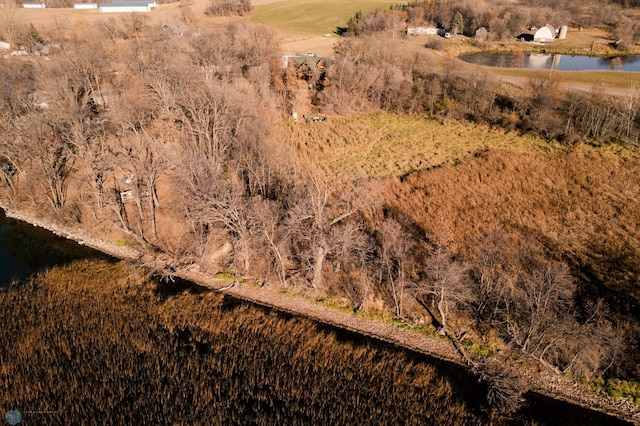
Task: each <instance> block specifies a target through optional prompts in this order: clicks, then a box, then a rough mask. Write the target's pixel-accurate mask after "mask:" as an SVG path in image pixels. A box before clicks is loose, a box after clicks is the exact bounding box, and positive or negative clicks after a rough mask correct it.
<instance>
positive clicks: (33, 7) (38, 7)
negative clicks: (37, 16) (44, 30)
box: [22, 2, 47, 9]
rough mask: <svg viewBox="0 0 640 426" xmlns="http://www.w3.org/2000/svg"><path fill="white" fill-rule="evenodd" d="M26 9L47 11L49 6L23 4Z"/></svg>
mask: <svg viewBox="0 0 640 426" xmlns="http://www.w3.org/2000/svg"><path fill="white" fill-rule="evenodd" d="M22 7H23V8H24V9H45V8H46V7H47V6H46V5H45V4H44V2H42V3H22Z"/></svg>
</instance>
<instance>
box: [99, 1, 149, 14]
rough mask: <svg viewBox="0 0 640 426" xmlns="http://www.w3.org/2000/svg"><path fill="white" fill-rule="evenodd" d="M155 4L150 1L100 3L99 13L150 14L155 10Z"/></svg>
mask: <svg viewBox="0 0 640 426" xmlns="http://www.w3.org/2000/svg"><path fill="white" fill-rule="evenodd" d="M156 6H157V5H156V2H155V0H152V1H114V2H111V3H100V12H103V13H128V12H151V9H153V8H155V7H156Z"/></svg>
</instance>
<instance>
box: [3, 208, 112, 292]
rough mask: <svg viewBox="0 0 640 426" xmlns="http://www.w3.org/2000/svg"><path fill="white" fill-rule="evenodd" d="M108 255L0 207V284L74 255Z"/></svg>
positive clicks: (93, 256) (66, 259)
mask: <svg viewBox="0 0 640 426" xmlns="http://www.w3.org/2000/svg"><path fill="white" fill-rule="evenodd" d="M86 258H100V259H108V258H109V257H108V256H107V255H105V254H103V253H100V252H98V251H96V250H93V249H90V248H88V247H85V246H81V245H79V244H76V243H75V242H73V241H69V240H67V239H66V238H62V237H59V236H57V235H55V234H53V233H51V232H49V231H47V230H44V229H42V228H37V227H34V226H31V225H29V224H27V223H24V222H21V221H19V220H15V219H11V218H8V217H6V215H5V212H4V210H2V209H0V287H3V286H6V285H7V284H8V283H9V282H11V280H14V279H16V280H19V281H22V280H25V279H27V278H28V277H29V276H31V274H34V273H37V272H39V271H42V270H44V269H46V268H49V267H51V266H53V265H60V264H64V263H67V262H70V261H72V260H76V259H86Z"/></svg>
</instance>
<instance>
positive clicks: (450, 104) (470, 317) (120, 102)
mask: <svg viewBox="0 0 640 426" xmlns="http://www.w3.org/2000/svg"><path fill="white" fill-rule="evenodd" d="M463 20H464V22H470V21H468V20H467V19H466V18H463ZM113 24H114V22H107V23H106V24H104V25H102V26H96V27H93V28H90V29H89V31H90V33H89V34H86V36H85V37H77V38H74V39H73V40H71V39H66V40H60V41H61V43H64V49H62V50H60V51H59V52H54V53H52V54H51V55H50V60H48V61H44V60H39V59H38V58H35V59H34V58H30V59H28V60H24V61H23V60H14V59H1V60H0V81H3V82H4V87H3V89H2V90H1V91H0V138H1V140H0V171H1V174H0V178H1V180H0V182H1V185H2V186H1V190H2V197H3V198H4V199H6V200H9V201H10V202H11V203H12V204H14V205H15V206H16V207H20V208H24V209H27V210H31V211H34V212H38V213H39V214H43V215H49V216H52V217H56V218H58V219H59V220H61V221H68V222H74V223H80V224H82V225H83V226H86V227H88V228H89V227H90V228H94V229H95V230H96V232H101V233H103V234H107V233H113V230H114V229H119V231H120V235H122V236H123V237H122V238H124V239H128V240H129V241H132V242H133V243H136V244H140V245H142V246H144V247H146V248H148V249H149V250H157V251H160V252H163V253H164V254H166V255H167V257H168V259H169V260H168V263H169V265H170V267H172V268H180V267H184V266H188V265H192V264H193V263H197V264H198V265H199V266H200V267H201V268H203V269H209V270H211V271H212V272H215V271H219V270H231V271H233V272H237V273H238V274H241V275H245V276H252V277H255V278H256V279H257V280H258V281H263V282H265V281H269V282H279V283H281V284H282V285H283V286H295V287H297V288H307V289H310V290H312V291H317V292H323V293H327V294H330V295H335V296H339V297H345V298H347V300H348V301H349V302H350V303H351V304H352V306H353V307H354V308H355V309H366V308H371V307H380V308H383V309H389V310H391V311H392V312H393V315H394V316H396V317H398V318H403V319H410V320H418V319H420V318H425V319H426V321H428V322H431V323H433V324H434V325H436V326H437V327H438V328H439V329H441V330H442V331H443V333H446V334H448V335H450V336H453V337H454V338H459V339H461V340H464V337H463V336H464V335H467V336H469V337H470V338H475V339H477V340H482V339H489V337H491V336H494V337H495V338H496V339H498V340H500V341H501V342H502V344H503V346H504V347H506V348H513V350H516V351H519V352H520V353H523V354H526V355H527V356H529V357H531V358H533V359H535V360H537V361H538V362H540V363H541V364H544V365H545V366H548V367H549V368H551V369H553V370H556V371H572V372H574V373H575V374H578V375H585V376H590V377H592V376H598V375H601V374H604V373H606V372H609V373H611V372H613V371H615V369H614V367H612V366H614V365H616V362H617V360H618V359H619V356H620V352H621V351H623V349H621V347H622V346H623V343H622V336H621V335H620V334H616V330H615V326H614V323H613V322H612V318H611V317H610V316H608V314H607V308H606V304H605V303H603V302H602V301H599V300H591V299H589V300H586V299H585V300H580V299H578V298H577V297H576V290H577V287H578V283H577V280H576V277H575V276H572V274H571V271H570V270H569V268H568V266H567V263H566V262H565V261H563V260H562V259H552V258H550V257H549V256H547V254H546V253H544V252H543V251H541V250H540V248H539V245H536V244H533V243H532V245H528V244H527V242H526V241H525V242H522V243H520V242H517V241H512V240H510V239H509V236H506V237H505V236H501V235H489V236H487V237H486V239H485V240H483V241H482V244H478V245H477V251H464V250H456V249H455V248H453V247H449V246H447V245H446V244H442V243H440V242H436V241H432V240H431V239H430V236H429V235H425V231H424V229H422V228H421V227H420V225H419V224H418V223H417V222H416V221H413V220H411V219H410V218H408V217H407V216H404V215H402V214H401V213H399V212H397V211H394V210H393V209H392V208H390V207H389V205H390V203H389V202H388V200H385V194H384V193H383V191H382V189H381V185H380V183H379V182H376V181H365V180H363V181H356V182H344V181H338V180H336V179H332V178H331V176H328V175H327V174H326V173H325V172H323V171H322V170H320V169H319V168H318V167H317V166H316V165H314V164H312V163H311V162H310V161H308V160H305V159H304V158H301V156H299V155H298V154H297V152H296V150H295V149H293V148H292V147H293V146H294V145H295V144H291V143H288V142H286V141H279V140H275V139H274V137H273V136H272V135H271V134H270V127H271V126H272V124H273V123H274V122H275V121H276V120H280V119H281V118H283V117H284V116H285V115H286V114H287V111H283V109H282V106H283V104H285V105H286V102H284V103H283V102H282V99H283V96H284V97H285V98H286V97H287V96H288V95H287V94H286V93H284V94H283V92H286V91H288V90H291V87H290V86H291V85H290V82H287V81H285V80H286V79H287V78H291V76H290V75H288V74H287V73H283V72H282V70H280V69H279V68H278V67H277V65H275V64H277V63H278V61H277V58H278V53H279V52H278V49H277V39H276V37H275V35H274V34H273V33H272V32H271V31H269V30H268V29H266V28H264V27H262V26H258V25H253V24H232V25H230V26H228V27H225V28H221V29H218V30H212V31H209V32H203V33H202V34H201V35H200V36H199V37H192V38H187V37H180V36H173V35H167V34H164V33H160V32H159V31H158V32H155V31H154V30H152V29H150V28H148V27H147V26H146V23H145V22H144V21H137V22H135V25H133V23H132V25H130V26H122V27H119V26H118V27H117V28H119V29H118V30H117V31H115V30H114V28H116V26H114V25H113ZM466 25H467V24H466V23H465V28H466ZM390 34H391V37H387V38H382V39H381V38H379V37H377V36H363V37H361V38H347V39H345V40H344V41H343V42H341V43H340V44H339V46H338V49H337V56H336V58H335V63H334V64H333V65H332V66H331V68H330V69H329V71H328V78H327V81H328V82H329V83H328V84H327V85H326V86H325V87H324V88H323V90H321V91H320V93H319V94H318V96H319V100H320V101H321V102H322V104H323V107H325V108H326V109H327V110H329V109H333V110H334V111H336V112H340V113H342V112H344V113H349V112H359V111H372V110H379V109H383V110H388V111H393V112H397V113H412V114H423V115H426V116H434V117H448V118H452V119H460V120H463V119H465V120H468V119H471V120H475V121H478V122H485V123H490V124H492V125H497V126H498V125H503V126H506V127H513V128H517V129H519V130H520V131H531V132H535V133H538V134H540V135H543V136H545V137H547V138H555V139H558V140H561V141H567V142H571V143H578V142H579V141H581V140H588V141H597V142H603V141H616V142H619V143H624V144H628V145H629V146H632V145H637V143H638V138H639V135H640V123H639V117H638V114H637V111H638V102H639V99H640V96H639V95H638V92H637V91H630V92H629V94H628V95H626V96H623V97H620V98H615V99H613V98H609V97H605V96H604V95H603V94H602V93H599V92H593V93H590V94H571V95H570V96H565V94H564V93H563V92H562V90H561V89H560V88H559V87H558V85H557V82H555V81H554V80H553V79H541V80H535V81H532V82H531V84H530V85H529V87H527V88H525V89H523V90H522V91H521V92H518V93H513V90H512V89H508V90H507V89H506V88H503V87H499V86H497V87H496V86H495V85H494V84H492V82H490V80H489V79H488V77H486V76H483V75H474V76H466V75H462V74H460V73H458V72H457V71H456V70H455V69H454V68H447V69H445V72H443V73H434V72H432V71H429V69H428V67H427V66H426V65H427V64H426V63H425V60H424V58H422V57H421V56H420V55H411V56H404V55H403V54H402V53H401V52H400V51H398V50H394V49H393V44H392V42H393V34H394V32H391V33H390ZM113 39H115V40H117V41H118V44H117V46H118V48H117V49H116V48H114V47H113V45H112V44H110V43H108V41H111V40H113ZM141 40H142V41H144V43H142V42H141ZM617 371H620V370H617Z"/></svg>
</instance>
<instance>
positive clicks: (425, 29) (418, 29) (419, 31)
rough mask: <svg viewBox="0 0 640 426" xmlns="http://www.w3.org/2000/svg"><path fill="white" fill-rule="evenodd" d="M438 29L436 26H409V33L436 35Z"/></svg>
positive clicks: (413, 34)
mask: <svg viewBox="0 0 640 426" xmlns="http://www.w3.org/2000/svg"><path fill="white" fill-rule="evenodd" d="M436 34H438V29H437V28H436V27H407V35H412V36H418V35H436Z"/></svg>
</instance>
